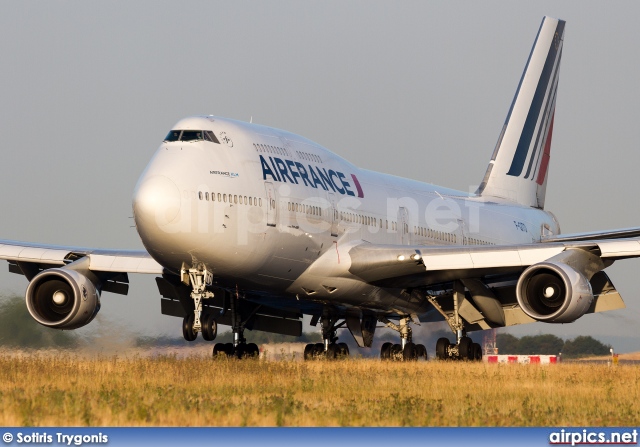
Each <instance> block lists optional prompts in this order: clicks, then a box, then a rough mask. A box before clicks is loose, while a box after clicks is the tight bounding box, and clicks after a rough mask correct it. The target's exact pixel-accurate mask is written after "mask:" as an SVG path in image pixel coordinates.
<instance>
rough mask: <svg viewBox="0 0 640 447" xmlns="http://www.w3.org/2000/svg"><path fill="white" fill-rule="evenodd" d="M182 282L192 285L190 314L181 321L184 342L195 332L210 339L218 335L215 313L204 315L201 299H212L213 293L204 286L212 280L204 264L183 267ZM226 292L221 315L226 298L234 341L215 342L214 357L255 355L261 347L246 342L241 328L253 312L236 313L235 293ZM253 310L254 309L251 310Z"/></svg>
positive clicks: (189, 339) (195, 334)
mask: <svg viewBox="0 0 640 447" xmlns="http://www.w3.org/2000/svg"><path fill="white" fill-rule="evenodd" d="M181 277H182V281H183V282H184V283H186V284H190V285H191V287H192V291H191V299H193V303H194V311H193V313H189V314H188V315H187V316H185V317H184V319H183V321H182V335H183V336H184V339H185V340H187V341H194V340H195V339H196V338H197V337H198V332H202V338H204V339H205V340H207V341H213V340H215V339H216V336H217V335H218V323H217V321H216V318H217V314H215V313H208V314H205V315H204V316H203V313H202V300H203V299H210V298H213V292H211V291H209V290H207V286H211V285H212V283H213V274H212V273H211V272H209V271H208V270H207V269H206V267H204V266H202V265H200V266H198V267H197V268H190V269H187V268H183V269H182V272H181ZM230 295H231V294H230V293H228V292H225V300H224V302H225V304H224V306H223V309H222V312H221V314H222V315H224V313H225V312H226V311H227V309H226V306H227V304H226V303H227V301H228V302H229V310H230V312H231V322H232V325H231V329H232V332H233V343H216V344H215V345H214V346H213V356H214V357H216V356H217V355H218V354H225V355H227V356H229V357H236V358H239V359H241V358H247V357H258V356H259V355H260V350H259V349H258V345H256V344H255V343H247V342H246V339H245V338H244V328H245V324H246V323H247V320H248V319H249V318H251V317H252V316H253V313H251V315H249V316H248V317H247V319H246V320H244V321H243V320H242V317H241V316H240V312H237V307H238V306H237V301H238V294H237V293H236V295H235V296H231V298H230V299H229V300H227V298H229V296H230ZM256 310H257V308H256ZM254 312H255V311H254Z"/></svg>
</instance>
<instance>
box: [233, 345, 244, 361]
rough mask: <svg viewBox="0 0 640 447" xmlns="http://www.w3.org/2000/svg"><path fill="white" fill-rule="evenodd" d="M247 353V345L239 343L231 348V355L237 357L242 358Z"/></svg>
mask: <svg viewBox="0 0 640 447" xmlns="http://www.w3.org/2000/svg"><path fill="white" fill-rule="evenodd" d="M246 353H247V345H245V344H244V343H240V344H239V345H238V346H236V347H235V349H234V350H233V356H234V357H235V358H237V359H243V358H244V357H245V355H246Z"/></svg>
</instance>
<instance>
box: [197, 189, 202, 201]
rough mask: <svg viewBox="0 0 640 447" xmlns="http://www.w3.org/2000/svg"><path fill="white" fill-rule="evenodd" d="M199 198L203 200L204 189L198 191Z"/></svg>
mask: <svg viewBox="0 0 640 447" xmlns="http://www.w3.org/2000/svg"><path fill="white" fill-rule="evenodd" d="M198 199H200V200H202V191H198Z"/></svg>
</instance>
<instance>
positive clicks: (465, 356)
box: [458, 337, 473, 360]
mask: <svg viewBox="0 0 640 447" xmlns="http://www.w3.org/2000/svg"><path fill="white" fill-rule="evenodd" d="M472 346H473V342H472V341H471V339H470V338H469V337H461V338H460V343H458V356H459V357H460V360H473V351H472Z"/></svg>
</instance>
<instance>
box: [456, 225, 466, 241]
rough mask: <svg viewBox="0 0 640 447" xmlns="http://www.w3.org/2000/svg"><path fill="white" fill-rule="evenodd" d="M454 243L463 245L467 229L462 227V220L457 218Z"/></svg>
mask: <svg viewBox="0 0 640 447" xmlns="http://www.w3.org/2000/svg"><path fill="white" fill-rule="evenodd" d="M455 235H456V245H464V239H465V237H466V235H467V230H466V229H465V227H464V220H462V219H458V226H457V227H456V231H455Z"/></svg>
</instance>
